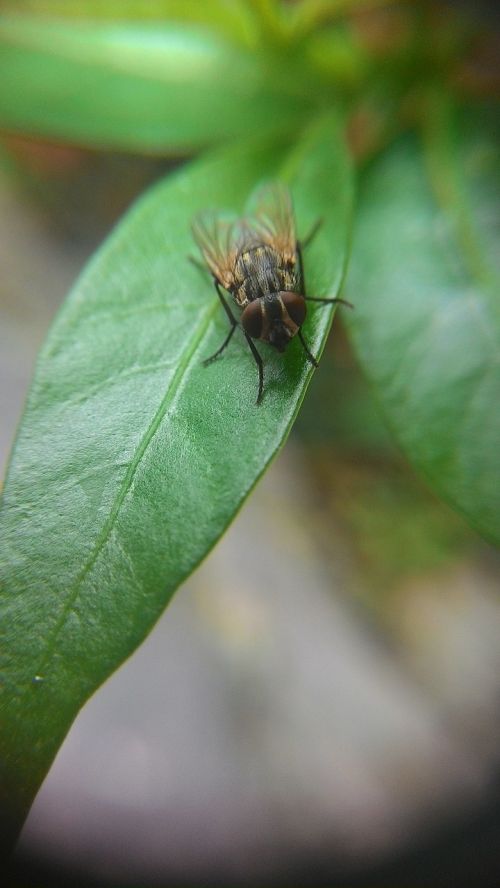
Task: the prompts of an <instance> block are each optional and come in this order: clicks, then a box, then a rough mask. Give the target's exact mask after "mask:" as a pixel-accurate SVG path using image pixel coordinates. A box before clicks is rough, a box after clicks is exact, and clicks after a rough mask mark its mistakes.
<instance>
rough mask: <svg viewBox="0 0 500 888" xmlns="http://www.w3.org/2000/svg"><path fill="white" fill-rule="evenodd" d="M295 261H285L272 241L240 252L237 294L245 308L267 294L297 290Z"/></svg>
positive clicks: (235, 286)
mask: <svg viewBox="0 0 500 888" xmlns="http://www.w3.org/2000/svg"><path fill="white" fill-rule="evenodd" d="M296 285H297V276H296V267H295V261H284V258H283V256H282V255H281V254H280V253H279V252H278V251H277V250H276V249H275V248H274V247H272V246H271V245H270V244H259V245H256V246H252V247H250V248H248V249H246V250H242V251H241V253H240V254H239V256H238V258H237V260H236V262H235V267H234V288H233V292H234V297H235V299H236V302H237V303H238V304H239V305H240V306H241V307H242V308H243V307H245V306H246V305H247V304H248V303H249V302H253V301H254V300H255V299H260V298H262V297H265V296H266V295H267V294H273V295H274V294H276V293H280V292H283V291H288V290H294V289H295V288H296Z"/></svg>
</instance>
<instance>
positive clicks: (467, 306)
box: [348, 106, 500, 542]
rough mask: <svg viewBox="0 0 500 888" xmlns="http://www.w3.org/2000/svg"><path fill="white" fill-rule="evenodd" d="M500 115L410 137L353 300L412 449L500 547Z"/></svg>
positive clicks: (360, 347) (355, 318) (388, 172)
mask: <svg viewBox="0 0 500 888" xmlns="http://www.w3.org/2000/svg"><path fill="white" fill-rule="evenodd" d="M499 133H500V117H499V115H498V113H496V117H495V116H493V115H489V117H488V118H487V119H486V118H485V117H484V116H482V115H481V114H480V113H479V112H478V113H476V114H474V115H472V114H470V115H467V116H465V117H463V118H461V119H460V122H459V123H457V124H456V125H454V124H453V122H452V121H451V119H450V117H449V115H448V114H447V113H446V111H444V110H443V109H441V110H440V109H439V107H438V106H436V107H435V108H434V112H433V114H432V115H431V117H430V122H429V125H428V128H427V133H426V136H425V148H424V150H423V148H422V145H421V144H420V142H419V141H418V139H417V138H416V137H414V136H408V137H407V138H404V139H402V140H401V141H400V142H398V143H397V144H396V145H394V146H393V147H392V148H391V149H390V150H388V151H387V152H386V153H385V155H384V156H382V157H381V158H380V159H378V160H377V161H376V162H375V163H374V164H373V165H372V167H371V168H370V169H369V170H368V171H367V174H366V176H365V179H364V182H363V184H362V188H361V194H360V201H359V216H358V218H357V225H356V230H355V236H354V250H353V257H352V262H351V266H350V271H349V278H348V292H349V294H350V298H351V299H352V301H353V302H355V306H356V310H355V312H353V313H352V317H350V318H349V322H350V329H351V332H352V335H353V338H354V343H355V347H356V349H357V352H358V355H359V357H360V359H361V362H362V364H363V367H364V369H365V371H366V374H367V376H368V377H369V379H370V380H371V382H372V383H373V386H374V388H375V391H376V394H377V396H378V399H379V400H380V403H381V405H382V406H383V408H384V410H385V412H386V416H387V418H388V420H389V422H390V425H391V426H392V429H393V431H394V433H395V434H396V436H397V438H398V439H399V442H400V444H401V446H402V448H403V449H404V450H405V451H406V454H407V456H408V458H409V459H410V460H411V461H412V462H413V463H414V465H415V467H416V468H417V469H418V470H419V471H420V472H421V473H422V474H423V475H424V476H425V477H426V478H427V480H428V482H429V483H430V484H431V485H432V487H433V488H434V489H435V491H436V492H437V493H438V494H440V495H441V496H442V497H443V498H444V499H445V500H447V501H448V502H449V503H450V504H451V505H452V506H454V507H455V508H456V509H457V510H458V511H460V512H461V513H462V514H463V515H464V516H465V517H466V518H467V519H468V521H469V522H470V523H471V524H472V525H473V527H475V528H476V529H477V530H478V531H479V532H480V533H481V534H483V535H484V536H485V537H486V538H487V539H489V540H491V541H496V542H499V541H500V460H499V452H500V413H499V410H498V403H499V398H500V361H499V357H500V302H499V295H498V294H499V291H500V273H499V272H500V265H499V260H500V252H499V251H498V236H499V233H500V232H499V227H500V225H499V222H500V216H499V209H500V160H499V150H498V149H499V139H498V135H499Z"/></svg>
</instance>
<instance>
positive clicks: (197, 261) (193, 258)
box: [188, 255, 208, 274]
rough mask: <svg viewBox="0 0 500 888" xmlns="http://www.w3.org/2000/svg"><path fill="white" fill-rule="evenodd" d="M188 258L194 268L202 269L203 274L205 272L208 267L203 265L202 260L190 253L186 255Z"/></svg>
mask: <svg viewBox="0 0 500 888" xmlns="http://www.w3.org/2000/svg"><path fill="white" fill-rule="evenodd" d="M188 259H189V261H190V262H191V264H192V265H194V266H195V268H197V269H198V271H203V272H204V273H205V274H206V273H207V271H208V268H207V266H206V265H205V263H204V262H202V260H201V259H198V258H197V257H196V256H191V255H189V256H188Z"/></svg>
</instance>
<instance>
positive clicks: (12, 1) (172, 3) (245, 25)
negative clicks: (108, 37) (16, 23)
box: [3, 0, 256, 44]
mask: <svg viewBox="0 0 500 888" xmlns="http://www.w3.org/2000/svg"><path fill="white" fill-rule="evenodd" d="M3 8H4V11H5V12H8V13H9V14H12V13H14V14H17V13H24V14H31V15H36V16H52V17H57V18H63V19H87V20H102V19H107V20H109V21H113V20H114V21H127V20H128V21H134V20H136V21H142V22H144V21H152V20H153V21H165V19H167V20H169V21H175V22H191V23H197V24H201V25H206V26H207V27H210V28H214V29H215V30H217V31H218V32H219V33H221V34H225V35H227V36H228V37H231V38H235V39H237V40H240V41H241V42H243V43H248V44H252V43H253V42H254V41H255V38H256V27H255V14H254V11H253V10H252V8H251V6H250V4H249V3H247V2H246V0H188V2H186V0H148V2H147V3H144V0H4V3H3Z"/></svg>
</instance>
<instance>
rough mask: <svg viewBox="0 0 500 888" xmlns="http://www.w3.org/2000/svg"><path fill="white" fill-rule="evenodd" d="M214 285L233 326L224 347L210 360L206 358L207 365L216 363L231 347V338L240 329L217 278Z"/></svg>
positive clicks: (223, 344)
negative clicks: (227, 347) (227, 348)
mask: <svg viewBox="0 0 500 888" xmlns="http://www.w3.org/2000/svg"><path fill="white" fill-rule="evenodd" d="M214 284H215V289H216V290H217V295H218V297H219V299H220V301H221V303H222V306H223V308H224V311H225V312H226V314H227V316H228V318H229V323H230V324H231V329H230V330H229V333H228V334H227V336H226V338H225V340H224V342H223V343H222V345H221V346H220V348H218V349H217V351H216V352H214V353H213V355H210V357H209V358H205V360H204V361H203V363H204V364H205V365H206V364H211V363H212V361H215V359H216V358H218V357H219V355H220V354H222V352H223V351H224V349H225V348H226V346H227V345H229V343H230V341H231V338H232V336H233V333H234V331H235V330H236V327H238V321H237V320H236V318H235V316H234V314H233V313H232V311H231V309H230V307H229V305H228V303H227V301H226V299H225V297H224V294H223V292H222V290H221V286H220V283H219V281H218V280H217V278H214Z"/></svg>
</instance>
